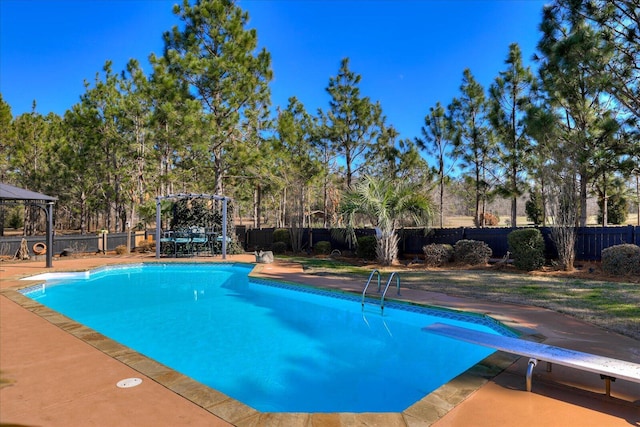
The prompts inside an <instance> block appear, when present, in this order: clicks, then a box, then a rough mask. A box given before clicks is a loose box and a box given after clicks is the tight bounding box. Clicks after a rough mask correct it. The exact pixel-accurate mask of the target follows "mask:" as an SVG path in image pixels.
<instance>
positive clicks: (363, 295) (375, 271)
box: [362, 268, 381, 309]
mask: <svg viewBox="0 0 640 427" xmlns="http://www.w3.org/2000/svg"><path fill="white" fill-rule="evenodd" d="M374 274H377V275H378V292H380V280H381V276H380V272H379V271H378V269H376V268H374V269H373V271H372V272H371V274H370V275H369V280H367V284H366V285H364V290H363V291H362V308H363V309H364V300H365V295H366V293H367V288H368V287H369V284H370V283H371V279H373V275H374Z"/></svg>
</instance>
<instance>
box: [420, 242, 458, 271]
mask: <svg viewBox="0 0 640 427" xmlns="http://www.w3.org/2000/svg"><path fill="white" fill-rule="evenodd" d="M422 251H423V252H424V260H425V264H426V265H427V267H440V266H441V265H443V264H446V263H448V262H451V261H452V260H453V246H451V245H446V244H440V243H431V244H430V245H425V246H423V247H422Z"/></svg>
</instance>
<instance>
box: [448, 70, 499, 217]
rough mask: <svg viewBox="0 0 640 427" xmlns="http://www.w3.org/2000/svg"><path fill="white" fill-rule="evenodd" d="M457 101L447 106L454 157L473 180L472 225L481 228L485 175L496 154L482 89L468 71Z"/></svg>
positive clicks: (487, 183) (487, 194)
mask: <svg viewBox="0 0 640 427" xmlns="http://www.w3.org/2000/svg"><path fill="white" fill-rule="evenodd" d="M460 92H461V96H460V98H454V100H453V101H452V103H451V105H450V106H449V111H450V116H451V125H452V128H453V132H454V144H455V149H454V155H455V156H457V157H458V158H460V160H461V163H462V164H461V166H462V168H463V170H465V171H466V172H467V174H468V175H467V177H468V179H470V180H472V181H473V186H474V192H475V206H474V214H473V218H474V223H475V225H476V227H482V226H484V206H485V203H486V202H487V201H488V200H489V198H490V197H491V195H490V189H491V187H492V182H491V181H492V177H490V176H488V175H489V174H490V172H489V171H490V169H491V159H492V157H493V156H494V155H495V147H494V145H495V143H494V140H493V135H492V134H491V131H490V128H489V126H488V120H489V119H488V106H487V101H486V99H485V95H484V89H483V87H482V85H480V84H479V83H478V82H477V81H476V80H475V78H474V77H473V74H471V71H470V70H469V69H466V70H465V71H464V75H463V79H462V85H461V86H460Z"/></svg>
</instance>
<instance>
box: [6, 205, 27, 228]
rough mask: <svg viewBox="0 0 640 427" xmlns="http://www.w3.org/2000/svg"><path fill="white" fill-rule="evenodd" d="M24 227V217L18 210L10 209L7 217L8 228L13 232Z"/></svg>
mask: <svg viewBox="0 0 640 427" xmlns="http://www.w3.org/2000/svg"><path fill="white" fill-rule="evenodd" d="M23 226H24V215H23V214H22V212H21V211H20V210H19V209H12V211H11V215H10V216H9V228H13V229H15V230H17V229H19V228H22V227H23Z"/></svg>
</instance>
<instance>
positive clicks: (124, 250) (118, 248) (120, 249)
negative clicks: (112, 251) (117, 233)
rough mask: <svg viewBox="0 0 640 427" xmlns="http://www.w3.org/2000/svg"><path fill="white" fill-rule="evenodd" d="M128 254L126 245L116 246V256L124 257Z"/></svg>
mask: <svg viewBox="0 0 640 427" xmlns="http://www.w3.org/2000/svg"><path fill="white" fill-rule="evenodd" d="M126 253H127V247H126V246H125V245H118V246H116V254H118V255H124V254H126Z"/></svg>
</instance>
